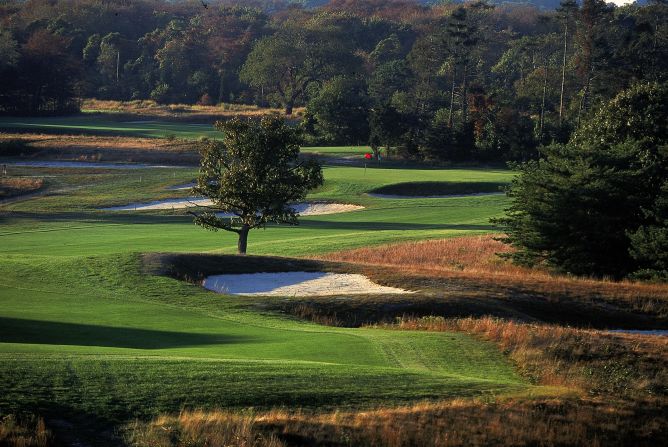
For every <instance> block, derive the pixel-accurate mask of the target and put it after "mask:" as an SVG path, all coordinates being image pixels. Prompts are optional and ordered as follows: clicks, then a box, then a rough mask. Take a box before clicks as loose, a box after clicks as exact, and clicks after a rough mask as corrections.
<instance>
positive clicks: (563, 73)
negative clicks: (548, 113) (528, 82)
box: [559, 23, 568, 126]
mask: <svg viewBox="0 0 668 447" xmlns="http://www.w3.org/2000/svg"><path fill="white" fill-rule="evenodd" d="M567 50H568V23H566V24H565V25H564V59H563V61H562V63H561V95H560V96H559V126H561V123H562V121H563V114H564V86H565V84H566V51H567Z"/></svg>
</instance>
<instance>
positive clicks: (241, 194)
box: [193, 115, 323, 254]
mask: <svg viewBox="0 0 668 447" xmlns="http://www.w3.org/2000/svg"><path fill="white" fill-rule="evenodd" d="M216 128H217V129H218V130H220V131H221V132H222V133H223V138H222V140H221V141H218V140H212V141H207V142H205V143H203V145H202V147H201V154H202V161H201V166H200V172H199V176H198V177H197V186H195V188H194V189H193V191H194V192H195V193H196V194H199V195H202V196H204V197H207V198H209V199H211V201H212V203H213V204H212V205H211V206H209V207H207V208H206V210H205V211H204V212H196V213H193V214H194V215H195V223H196V224H197V225H200V226H202V227H204V228H206V229H209V230H214V231H217V230H219V229H222V230H226V231H232V232H234V233H237V234H238V235H239V241H238V250H239V253H241V254H243V253H246V248H247V244H248V232H249V231H250V230H252V229H254V228H261V227H264V226H266V225H267V224H268V223H272V222H273V223H283V224H289V225H296V224H297V223H298V221H297V217H298V215H297V213H296V211H295V210H294V209H293V208H292V207H291V205H292V204H294V203H295V202H296V201H299V200H304V198H305V197H306V194H307V193H308V191H309V190H310V189H312V188H316V187H318V186H320V185H322V182H323V177H322V170H321V168H320V165H318V164H317V163H316V162H315V161H314V160H313V159H310V160H308V161H300V160H299V158H298V157H299V144H300V143H301V134H300V131H299V130H298V129H297V128H294V127H291V126H289V125H288V124H286V123H285V121H284V120H283V119H282V118H280V117H278V116H275V115H269V116H265V117H263V118H262V119H261V120H259V121H255V120H252V119H241V118H234V119H232V120H230V121H227V122H218V123H216ZM218 213H228V214H231V215H233V216H234V217H231V218H230V217H225V216H219V215H218Z"/></svg>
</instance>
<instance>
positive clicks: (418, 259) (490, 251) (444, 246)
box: [319, 235, 668, 310]
mask: <svg viewBox="0 0 668 447" xmlns="http://www.w3.org/2000/svg"><path fill="white" fill-rule="evenodd" d="M495 237H498V235H496V236H495V235H484V236H467V237H459V238H450V239H441V240H431V241H420V242H407V243H400V244H392V245H385V246H379V247H367V248H360V249H356V250H349V251H343V252H335V253H329V254H326V255H323V256H320V257H319V258H320V259H324V260H331V261H344V262H350V263H355V264H361V265H380V266H387V267H396V268H400V269H401V272H402V273H405V274H409V275H410V274H414V275H429V276H432V277H447V278H451V279H460V280H463V281H468V282H475V283H480V284H487V285H498V286H505V287H512V288H517V289H519V290H529V291H532V292H541V293H559V294H570V295H592V294H597V295H602V296H607V297H611V298H620V299H626V300H636V301H637V303H635V304H636V306H637V307H638V308H639V309H640V310H649V308H652V307H656V306H658V303H657V302H656V301H657V300H661V301H663V302H664V303H665V301H666V300H668V284H659V283H641V282H632V281H611V280H605V279H603V280H601V279H594V278H583V277H573V276H567V275H561V274H556V273H553V272H550V271H548V270H546V269H540V268H528V267H522V266H518V265H515V264H513V263H512V262H510V261H508V260H505V259H502V258H500V257H499V256H498V254H503V253H508V252H510V251H511V248H510V247H508V246H507V245H505V244H503V243H501V242H499V241H497V240H495Z"/></svg>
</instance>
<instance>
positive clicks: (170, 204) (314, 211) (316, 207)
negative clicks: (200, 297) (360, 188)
mask: <svg viewBox="0 0 668 447" xmlns="http://www.w3.org/2000/svg"><path fill="white" fill-rule="evenodd" d="M210 205H212V203H211V201H210V200H209V199H204V198H201V197H187V198H185V199H166V200H156V201H153V202H145V203H131V204H129V205H123V206H114V207H111V208H104V209H103V211H149V210H172V209H174V210H176V209H183V208H188V207H194V206H210ZM292 208H293V209H294V210H295V212H297V213H298V214H299V215H300V216H320V215H323V214H336V213H347V212H350V211H357V210H361V209H364V207H363V206H360V205H352V204H349V203H324V202H304V203H296V204H294V205H292ZM216 215H217V216H218V217H235V216H234V215H233V214H231V213H217V214H216Z"/></svg>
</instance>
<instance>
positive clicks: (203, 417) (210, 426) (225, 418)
mask: <svg viewBox="0 0 668 447" xmlns="http://www.w3.org/2000/svg"><path fill="white" fill-rule="evenodd" d="M256 422H257V418H256V417H255V416H253V415H239V414H233V413H229V412H222V411H212V412H204V411H190V412H185V411H184V412H181V413H180V414H179V415H177V416H159V417H158V418H156V419H154V420H153V421H151V422H150V423H149V424H143V423H141V422H138V421H137V422H134V423H133V424H131V425H130V426H129V429H128V435H127V442H128V444H130V445H134V446H142V447H149V446H151V447H160V446H172V445H176V446H211V447H213V446H221V447H222V446H238V447H281V446H284V445H285V444H284V443H283V442H281V441H279V440H278V439H277V438H276V437H275V436H274V435H272V434H266V433H262V432H261V431H260V430H258V428H257V426H256Z"/></svg>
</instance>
